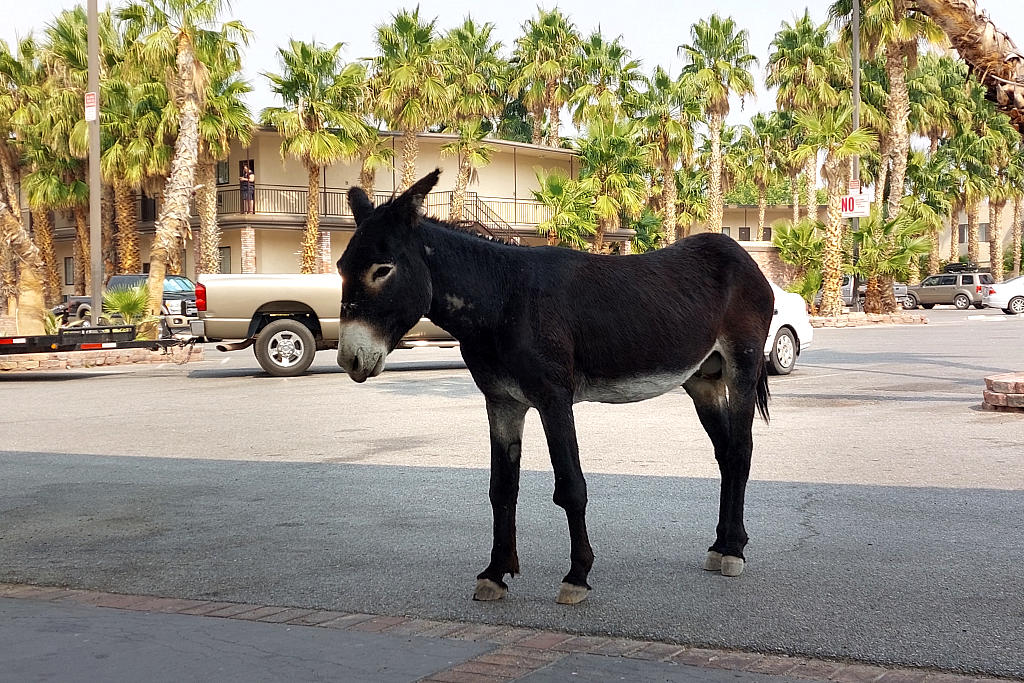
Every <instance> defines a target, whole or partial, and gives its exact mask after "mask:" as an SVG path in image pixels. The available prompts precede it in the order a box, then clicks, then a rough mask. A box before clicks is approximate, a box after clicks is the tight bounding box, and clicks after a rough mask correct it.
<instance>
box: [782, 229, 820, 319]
mask: <svg viewBox="0 0 1024 683" xmlns="http://www.w3.org/2000/svg"><path fill="white" fill-rule="evenodd" d="M823 229H824V225H823V224H822V222H821V221H819V220H814V219H811V218H800V219H797V220H795V221H791V220H788V219H787V220H778V221H775V223H773V224H772V245H774V246H775V247H776V248H777V249H778V250H779V259H780V260H781V261H782V262H783V263H788V264H789V265H791V266H793V267H794V268H796V278H795V280H794V282H793V283H792V284H791V285H790V287H789V290H788V291H790V292H796V293H797V294H799V295H800V296H802V297H803V298H804V301H806V302H807V305H808V307H809V308H810V309H811V311H815V303H814V300H815V298H816V296H817V294H818V291H819V290H820V289H821V280H822V273H821V268H822V265H821V261H822V251H823V249H824V244H825V241H824V238H823V237H822V232H823Z"/></svg>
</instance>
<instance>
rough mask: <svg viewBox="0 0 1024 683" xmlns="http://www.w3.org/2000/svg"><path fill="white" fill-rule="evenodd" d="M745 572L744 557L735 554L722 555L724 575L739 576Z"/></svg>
mask: <svg viewBox="0 0 1024 683" xmlns="http://www.w3.org/2000/svg"><path fill="white" fill-rule="evenodd" d="M742 573H743V558H742V557H735V556H733V555H724V556H723V557H722V576H739V575H740V574H742Z"/></svg>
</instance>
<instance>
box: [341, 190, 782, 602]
mask: <svg viewBox="0 0 1024 683" xmlns="http://www.w3.org/2000/svg"><path fill="white" fill-rule="evenodd" d="M439 175H440V170H435V171H434V172H432V173H430V174H429V175H427V176H426V177H424V178H422V179H421V180H419V181H418V182H417V183H415V184H414V185H413V186H412V187H410V188H409V189H408V190H406V191H405V192H404V193H402V194H401V195H399V196H397V197H394V198H392V199H391V200H390V201H389V202H387V203H386V204H383V205H381V206H379V207H376V208H375V207H374V205H373V204H372V203H371V202H370V200H369V199H368V198H367V196H366V193H365V192H363V190H362V189H360V188H358V187H353V188H351V189H349V192H348V199H349V204H350V205H351V207H352V212H353V215H354V216H355V222H356V231H355V234H354V235H353V236H352V240H351V241H350V242H349V244H348V247H347V248H346V249H345V252H344V254H342V257H341V259H339V261H338V271H339V272H340V273H341V276H342V279H343V282H344V287H343V290H342V298H341V323H340V325H341V329H340V336H339V340H338V365H340V366H341V367H342V368H343V369H344V370H345V371H346V372H347V373H348V375H349V377H351V378H352V379H353V380H355V381H356V382H365V381H366V379H367V378H368V377H373V376H376V375H378V374H380V372H381V370H382V369H383V367H384V359H385V357H386V356H387V355H388V353H390V352H391V351H392V350H393V349H394V348H395V345H396V344H398V342H399V340H400V339H401V338H402V336H403V334H404V333H406V332H407V331H408V330H409V329H410V328H411V327H412V326H413V325H414V324H415V323H416V322H417V321H418V320H419V319H420V317H421V316H424V315H426V316H427V317H429V318H430V319H431V320H432V321H433V322H434V323H436V324H437V325H439V326H441V327H442V328H444V329H445V330H447V331H448V332H450V333H451V334H452V335H453V336H454V337H455V338H456V339H458V340H459V342H460V344H461V348H462V356H463V358H464V359H465V362H466V367H467V368H468V369H469V371H470V373H471V374H472V376H473V381H474V382H475V383H476V385H477V387H478V388H479V389H480V391H481V392H482V393H483V395H484V398H485V401H486V405H487V419H488V423H489V426H490V440H491V475H490V500H491V507H492V511H493V515H494V530H493V531H494V539H493V546H492V550H491V559H490V564H488V565H487V568H486V569H484V570H483V572H481V573H480V574H479V576H478V577H477V583H476V589H475V591H474V593H473V598H474V599H475V600H499V599H501V598H503V597H505V595H506V594H507V592H508V586H507V585H506V583H505V581H504V579H505V575H506V574H508V575H509V576H515V575H516V574H518V573H519V557H518V554H517V552H516V502H517V499H518V495H519V463H520V452H521V444H522V438H523V422H524V418H525V415H526V412H527V410H528V409H530V408H536V409H537V411H538V412H539V413H540V418H541V422H542V424H543V426H544V434H545V437H546V439H547V445H548V451H549V454H550V457H551V465H552V467H553V469H554V473H555V487H554V488H555V490H554V502H555V504H556V505H558V506H559V507H561V508H563V509H564V510H565V514H566V518H567V519H568V522H569V539H570V568H569V573H568V574H566V575H565V578H564V579H563V580H562V584H561V586H560V588H559V592H558V598H557V602H559V603H561V604H576V603H578V602H580V601H582V600H583V599H584V598H586V596H587V594H588V592H589V591H590V585H589V584H588V583H587V577H588V575H589V573H590V569H591V566H592V565H593V563H594V553H593V551H592V549H591V546H590V540H589V538H588V536H587V525H586V509H587V484H586V481H585V480H584V477H583V471H582V469H581V467H580V458H579V449H578V446H577V442H576V427H575V424H574V421H573V404H574V403H577V402H580V401H601V402H604V403H627V402H632V401H642V400H644V399H648V398H653V397H655V396H659V395H661V394H664V393H665V392H667V391H671V390H672V389H675V388H676V387H679V386H682V387H683V388H684V389H685V390H686V392H687V393H688V394H689V395H690V397H691V398H692V399H693V402H694V405H695V406H696V409H697V415H698V416H699V418H700V421H701V424H702V425H703V427H704V429H705V431H707V433H708V436H709V437H710V438H711V442H712V443H713V445H714V451H715V458H716V459H717V461H718V465H719V469H720V471H721V475H722V489H721V500H720V506H719V519H718V527H717V537H716V539H715V542H714V544H713V545H712V546H711V548H710V549H709V551H708V553H707V556H706V558H705V561H704V569H706V570H709V571H720V572H721V573H722V574H724V575H726V576H738V575H739V574H740V573H741V572H742V571H743V566H744V556H743V549H744V547H745V546H746V544H747V533H746V530H745V529H744V526H743V500H744V493H745V490H746V484H747V477H748V474H749V471H750V457H751V449H752V439H751V424H752V422H753V419H754V411H755V408H756V409H758V410H759V411H760V413H761V416H762V418H763V419H764V420H765V421H767V420H768V380H767V374H766V368H765V361H764V351H763V349H764V344H765V340H766V338H767V336H768V327H769V324H770V323H771V318H772V311H773V307H774V295H773V294H772V290H771V287H770V286H769V284H768V281H767V280H766V279H765V277H764V275H763V274H762V273H761V271H760V269H759V268H758V266H757V264H756V263H754V261H753V259H752V258H751V257H750V256H749V255H748V254H747V253H746V252H745V251H744V250H743V249H742V248H741V247H740V246H739V245H738V244H737V243H736V242H734V241H733V240H732V239H731V238H729V237H726V236H724V235H714V234H702V235H697V236H693V237H689V238H687V239H685V240H681V241H680V242H678V243H676V244H675V245H673V246H671V247H668V248H665V249H660V250H657V251H654V252H649V253H646V254H640V255H632V256H607V255H595V254H586V253H582V252H579V251H572V250H569V249H560V248H557V247H522V246H518V245H509V244H504V243H500V242H497V241H494V240H489V239H486V238H482V237H481V236H479V235H475V234H470V233H469V232H467V231H466V230H460V229H459V228H458V227H457V226H454V225H451V224H446V223H443V222H441V221H437V220H433V219H430V218H425V217H423V216H421V210H422V206H423V202H424V198H425V197H426V195H427V193H428V192H429V191H430V190H431V188H433V187H434V185H435V184H436V183H437V180H438V176H439Z"/></svg>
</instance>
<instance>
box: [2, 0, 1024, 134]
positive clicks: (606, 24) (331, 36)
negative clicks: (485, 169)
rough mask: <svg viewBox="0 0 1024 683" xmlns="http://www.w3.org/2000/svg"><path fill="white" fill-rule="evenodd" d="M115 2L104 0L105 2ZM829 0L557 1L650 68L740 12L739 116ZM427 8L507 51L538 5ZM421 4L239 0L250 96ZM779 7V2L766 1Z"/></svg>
mask: <svg viewBox="0 0 1024 683" xmlns="http://www.w3.org/2000/svg"><path fill="white" fill-rule="evenodd" d="M3 2H4V4H5V5H6V7H5V8H4V12H3V15H4V22H3V24H2V25H0V39H3V40H5V41H7V42H8V44H11V43H12V42H13V41H14V40H15V39H16V37H18V36H22V35H25V34H27V33H29V32H32V31H36V32H40V31H42V29H43V28H44V27H45V25H46V23H47V22H48V21H50V20H51V19H52V17H53V16H54V15H55V14H56V13H58V12H59V11H61V10H63V9H67V8H70V7H73V6H74V5H75V4H77V3H75V2H73V1H72V0H3ZM108 4H114V5H115V6H117V5H119V4H121V3H119V2H114V3H108V2H107V0H99V5H100V7H101V8H103V7H105V6H107V5H108ZM541 4H542V6H544V7H545V8H550V7H552V6H554V4H555V3H554V2H553V0H545V1H544V2H543V3H541ZM829 4H830V3H829V2H824V1H820V0H819V1H817V2H810V3H809V2H807V0H773V1H771V2H767V1H766V0H717V1H716V2H715V3H713V4H711V3H709V4H704V3H700V2H682V1H680V0H639V1H634V2H625V3H624V2H621V1H615V2H613V1H612V0H560V1H559V2H558V3H557V5H558V7H559V8H561V10H562V11H563V12H564V13H566V14H568V15H569V16H570V17H571V18H572V19H573V21H575V23H576V25H577V27H579V29H580V31H581V32H582V33H583V34H584V35H586V34H588V33H589V32H590V31H592V30H594V29H596V28H597V27H598V26H600V28H601V31H602V32H603V33H604V34H605V35H606V36H607V37H614V36H617V35H621V36H622V42H623V44H624V45H625V46H626V47H627V48H629V49H630V50H632V52H633V56H634V57H635V58H638V59H640V60H641V61H642V64H643V67H644V70H645V71H646V72H650V71H651V70H652V69H653V68H654V66H655V65H658V64H660V65H662V66H663V67H665V68H667V69H668V70H669V71H670V72H671V73H673V74H676V73H678V72H679V69H680V68H681V66H682V63H681V60H680V58H679V57H678V56H677V55H676V48H677V47H678V46H679V45H680V44H682V43H687V42H690V26H691V25H692V24H693V23H694V22H696V21H698V20H699V19H701V18H704V17H706V16H707V15H708V14H710V12H711V11H717V12H718V13H719V14H722V15H731V16H732V17H733V18H734V19H735V20H736V22H737V24H738V25H739V27H740V28H743V29H746V30H747V31H748V32H749V35H750V48H751V52H752V53H753V54H754V55H755V56H757V58H758V60H759V66H758V68H757V69H756V70H755V76H756V77H757V78H756V80H757V83H758V93H757V97H756V98H755V100H753V101H749V100H748V101H747V102H746V106H745V107H744V108H743V109H741V108H740V103H739V102H738V101H735V102H734V103H733V106H732V109H733V111H732V113H731V114H730V116H729V120H730V122H731V123H739V122H743V121H746V120H747V119H748V118H749V116H750V115H751V114H753V113H755V112H757V111H767V110H770V109H772V108H773V106H774V95H773V94H772V93H769V92H767V91H766V90H765V88H764V84H763V80H764V65H765V63H766V61H767V56H768V48H769V43H770V42H771V40H772V37H773V36H774V35H775V32H776V31H777V30H778V29H779V27H780V26H781V24H782V22H783V21H792V20H793V18H794V17H796V16H798V15H800V14H802V13H803V11H804V9H805V8H809V9H810V11H811V16H812V18H813V19H815V20H816V21H824V20H825V18H826V13H827V8H828V5H829ZM979 5H980V6H981V8H982V9H983V10H985V11H987V12H988V13H989V14H990V15H991V17H992V18H993V20H994V21H995V23H996V25H997V26H999V27H1000V28H1001V29H1002V30H1004V31H1006V32H1007V33H1009V34H1010V36H1011V37H1014V38H1015V39H1016V42H1017V44H1018V45H1021V46H1024V2H1021V0H979ZM419 6H420V15H421V16H422V17H427V18H434V17H437V19H438V22H437V25H438V28H439V29H441V30H442V31H443V30H446V29H448V28H450V27H452V26H455V25H457V24H459V23H461V22H462V19H463V18H464V17H465V16H466V15H467V14H471V15H472V17H473V19H474V20H476V21H478V22H482V21H490V22H493V23H494V24H495V36H496V37H497V38H498V39H499V40H501V41H502V43H504V45H505V51H506V55H507V54H509V53H510V51H511V46H512V45H513V44H514V42H515V39H516V37H517V36H518V35H519V34H520V31H521V27H522V24H523V23H524V22H525V21H526V20H527V19H528V18H530V17H531V16H533V15H535V14H536V4H534V3H533V2H507V1H506V2H498V3H495V4H491V3H480V2H456V1H454V0H421V1H420V3H419ZM406 7H408V8H412V7H415V0H410V1H407V2H394V1H393V0H378V1H377V2H353V1H352V0H343V1H342V2H337V1H335V2H325V1H324V0H284V1H283V2H281V1H276V0H244V1H238V0H236V1H235V2H233V3H232V9H231V11H230V17H231V18H237V19H240V20H242V21H243V22H244V23H245V24H246V25H247V26H248V27H249V28H250V29H252V31H253V33H254V36H253V40H252V43H251V44H250V46H249V47H248V49H247V50H246V53H245V54H246V58H245V76H246V78H247V79H248V80H249V81H250V82H251V83H252V85H253V86H254V88H255V91H254V92H253V93H252V94H251V95H250V97H249V106H250V107H251V108H252V110H253V113H254V114H258V113H259V111H260V110H261V109H262V108H263V107H267V106H272V105H277V104H280V103H279V102H277V101H275V97H274V95H273V93H271V92H270V89H269V87H268V85H267V82H266V79H265V78H263V77H262V76H261V75H260V74H261V73H263V72H267V71H270V72H276V71H279V64H278V61H277V47H278V46H281V45H286V44H287V42H288V39H289V38H297V39H299V40H307V41H308V40H313V39H315V40H317V41H319V42H323V43H330V44H333V43H336V42H342V43H345V48H344V49H343V55H344V57H345V58H346V59H347V60H355V59H359V58H362V57H368V56H371V55H373V52H374V48H373V39H374V28H375V27H376V26H377V25H379V24H381V23H384V22H386V21H388V20H389V19H390V17H391V15H392V14H394V13H395V12H397V11H398V10H400V9H402V8H406ZM767 8H770V9H767Z"/></svg>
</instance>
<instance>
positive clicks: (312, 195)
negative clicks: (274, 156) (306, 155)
mask: <svg viewBox="0 0 1024 683" xmlns="http://www.w3.org/2000/svg"><path fill="white" fill-rule="evenodd" d="M306 172H307V174H308V176H309V196H308V197H307V199H306V229H305V231H304V232H303V233H302V261H301V263H300V264H299V272H300V273H316V272H318V269H317V265H318V263H319V259H318V258H317V257H318V255H319V249H318V247H319V245H320V167H319V166H318V165H316V164H313V163H307V164H306ZM403 182H405V181H404V173H403Z"/></svg>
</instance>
